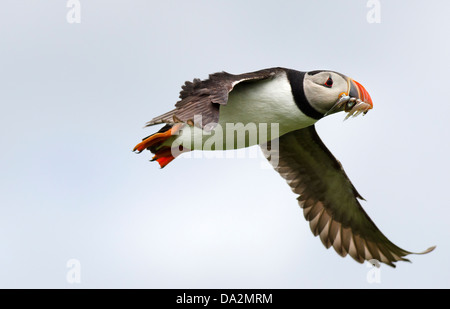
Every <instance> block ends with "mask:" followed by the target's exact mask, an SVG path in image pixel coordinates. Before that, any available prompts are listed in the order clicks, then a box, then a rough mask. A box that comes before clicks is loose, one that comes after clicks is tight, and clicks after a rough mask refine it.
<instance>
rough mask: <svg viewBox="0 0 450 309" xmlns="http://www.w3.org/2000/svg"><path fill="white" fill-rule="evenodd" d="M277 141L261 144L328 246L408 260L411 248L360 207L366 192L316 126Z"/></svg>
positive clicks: (360, 256) (355, 254)
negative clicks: (397, 242)
mask: <svg viewBox="0 0 450 309" xmlns="http://www.w3.org/2000/svg"><path fill="white" fill-rule="evenodd" d="M275 144H278V145H279V146H278V148H279V149H271V143H270V142H269V143H268V144H267V145H262V146H261V148H262V150H263V152H264V154H265V155H266V157H267V158H268V159H269V161H270V162H271V163H272V164H273V165H274V164H275V163H274V162H277V163H276V165H275V166H274V168H275V170H276V171H278V172H279V173H280V175H281V176H282V177H283V178H285V179H286V180H287V182H288V184H289V185H290V186H291V189H292V190H293V191H294V192H295V193H297V194H299V195H300V196H299V197H298V198H297V199H298V202H299V205H300V207H301V208H303V214H304V216H305V218H306V220H308V221H309V222H310V227H311V231H312V232H313V234H314V235H315V236H318V235H319V236H320V239H321V241H322V243H323V244H324V246H325V247H327V248H329V247H331V246H333V248H334V249H335V250H336V252H337V253H338V254H339V255H341V256H346V255H347V254H350V256H351V257H352V258H353V259H355V260H356V261H358V262H360V263H362V262H363V261H364V260H371V259H376V260H378V261H380V262H383V263H385V264H387V265H390V266H393V267H395V265H394V264H393V263H394V262H397V261H400V260H402V261H408V260H407V259H406V258H404V256H406V255H408V254H412V252H409V251H406V250H404V249H401V248H399V247H397V246H396V245H395V244H393V243H392V242H391V241H390V240H389V239H388V238H386V236H384V235H383V233H381V231H380V230H379V229H378V228H377V227H376V225H375V223H374V222H373V221H372V220H371V219H370V217H369V216H368V215H367V213H366V212H365V211H364V209H363V208H362V207H361V204H360V202H359V200H362V199H363V198H362V196H361V195H360V194H359V193H358V191H357V190H356V189H355V187H354V186H353V184H352V183H351V181H350V179H349V178H348V177H347V175H346V174H345V172H344V169H343V168H342V165H341V163H340V162H339V161H338V160H336V158H335V157H334V156H333V155H332V154H331V152H330V151H329V150H328V149H327V148H326V147H325V145H324V144H323V142H322V141H321V140H320V138H319V136H318V135H317V132H316V130H315V127H314V126H310V127H307V128H304V129H300V130H297V131H293V132H290V133H288V134H285V135H283V136H281V137H280V138H279V141H278V143H274V145H275ZM271 158H276V159H277V160H270V159H271ZM433 249H434V247H431V248H429V249H427V250H426V251H424V252H422V253H428V252H430V251H431V250H433Z"/></svg>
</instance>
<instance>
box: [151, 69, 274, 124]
mask: <svg viewBox="0 0 450 309" xmlns="http://www.w3.org/2000/svg"><path fill="white" fill-rule="evenodd" d="M281 71H282V69H281V68H271V69H265V70H260V71H256V72H251V73H245V74H240V75H233V74H229V73H226V72H220V73H214V74H211V75H209V78H208V79H206V80H200V79H194V81H193V82H190V81H187V82H186V83H185V84H184V85H183V86H182V90H181V92H180V101H178V102H177V103H176V104H175V109H174V110H171V111H170V112H167V113H165V114H163V115H161V116H158V117H155V118H153V119H152V120H150V121H149V122H148V123H147V126H151V125H155V124H159V123H169V124H171V123H174V122H176V121H181V122H188V121H193V120H194V115H201V116H202V124H203V126H205V125H207V124H209V123H217V122H218V121H219V107H220V105H224V104H227V102H228V94H229V93H230V91H231V90H233V88H234V87H235V86H236V85H237V84H239V83H242V82H248V81H257V80H263V79H267V78H272V77H274V76H275V75H276V74H277V73H279V72H281Z"/></svg>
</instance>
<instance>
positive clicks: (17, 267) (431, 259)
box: [0, 0, 450, 288]
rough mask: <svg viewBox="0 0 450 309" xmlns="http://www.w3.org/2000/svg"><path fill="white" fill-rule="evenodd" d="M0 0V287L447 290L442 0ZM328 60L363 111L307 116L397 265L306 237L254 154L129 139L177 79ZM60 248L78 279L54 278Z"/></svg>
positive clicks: (169, 98)
mask: <svg viewBox="0 0 450 309" xmlns="http://www.w3.org/2000/svg"><path fill="white" fill-rule="evenodd" d="M80 2H81V5H82V8H81V23H80V24H69V23H67V21H66V14H67V12H68V8H67V7H66V1H62V0H43V1H29V0H26V1H13V0H4V1H2V5H1V10H0V39H1V44H0V102H1V110H2V111H1V113H0V126H1V127H0V128H1V133H0V134H1V144H0V145H1V146H0V147H1V151H0V170H1V175H2V177H1V178H0V287H2V288H9V287H19V288H21V287H27V288H30V287H31V288H48V287H56V288H115V287H125V288H345V287H352V288H444V287H445V288H449V287H450V283H449V281H450V280H449V278H450V266H449V263H448V260H449V258H450V250H449V241H448V236H449V231H450V229H449V225H448V216H449V214H450V210H449V202H448V190H449V184H450V180H449V173H450V164H449V158H450V147H449V140H450V130H449V127H450V125H449V122H448V115H449V113H450V100H449V97H448V88H449V87H448V85H447V82H448V81H449V69H450V61H449V60H448V55H449V54H450V42H449V39H448V37H449V35H448V34H449V31H450V19H449V18H448V12H450V3H449V2H448V1H405V0H404V1H383V0H381V1H380V3H381V23H378V24H369V23H368V22H367V20H366V15H367V13H368V11H369V9H368V8H367V7H366V3H367V2H366V1H362V0H345V1H325V0H322V1H289V2H288V1H284V2H283V1H281V2H280V1H214V2H213V1H137V0H131V1H106V0H96V1H92V0H89V1H87V0H84V1H83V0H81V1H80ZM273 66H284V67H289V68H293V69H297V70H313V69H331V70H335V71H339V72H341V73H344V74H346V75H348V76H351V77H353V78H354V79H355V80H357V81H359V82H361V83H362V84H363V85H364V86H365V87H366V89H367V90H368V91H369V93H370V94H371V96H372V99H373V101H374V109H373V110H372V111H371V112H369V113H368V114H367V115H366V116H365V117H358V118H356V119H352V120H349V121H345V122H343V121H342V119H343V118H344V115H343V114H337V115H333V116H331V117H327V118H325V119H323V120H321V121H320V122H319V123H318V124H317V128H318V131H319V134H320V136H321V138H322V139H323V141H324V143H325V144H326V145H327V146H328V147H329V148H330V150H331V151H332V152H333V153H334V154H335V156H336V157H337V158H338V159H339V160H340V161H341V162H342V164H343V165H344V168H345V169H346V171H347V174H348V176H349V177H350V179H351V180H352V181H353V183H354V185H355V186H356V188H357V189H358V191H360V193H361V194H362V195H363V196H364V197H365V198H366V199H367V202H364V203H363V207H364V208H365V209H366V211H367V212H368V214H369V215H370V216H371V218H372V219H373V220H374V221H375V223H376V224H377V226H378V227H379V228H380V229H381V230H382V232H383V233H385V234H386V235H387V236H388V237H389V238H390V239H391V240H392V241H393V242H394V243H396V244H397V245H399V246H400V247H402V248H405V249H407V250H411V251H421V250H424V249H426V248H428V247H429V246H431V245H437V249H436V250H435V251H434V252H433V253H431V254H428V255H425V256H410V258H411V260H412V262H413V263H411V264H410V263H397V268H396V269H392V268H390V267H387V266H382V268H381V269H380V274H381V277H380V283H372V284H369V283H368V282H367V280H366V276H367V273H368V271H369V270H370V268H368V267H367V266H366V265H361V264H358V263H356V262H355V261H353V259H351V258H350V257H347V258H345V259H343V258H341V257H339V256H338V255H337V254H336V253H335V252H334V250H332V249H330V250H326V249H325V248H324V247H323V245H322V243H321V242H320V240H319V239H318V238H315V237H313V235H312V233H311V231H310V229H309V226H308V224H307V222H306V220H305V219H304V218H303V214H302V212H301V209H300V208H299V206H298V204H297V201H296V196H295V195H294V194H293V193H292V192H291V190H290V188H289V187H288V185H287V184H286V183H285V181H284V180H283V179H282V178H281V177H280V176H279V175H278V174H277V173H276V172H275V171H273V170H270V169H261V167H260V160H259V159H202V160H201V159H186V158H185V159H183V158H179V159H177V160H175V161H174V162H172V163H171V164H170V165H169V166H168V167H167V168H166V169H164V170H160V169H159V168H158V166H157V164H156V163H150V162H148V160H149V159H150V154H148V153H146V154H141V155H139V156H138V155H135V154H133V153H132V152H131V149H132V148H133V146H134V145H135V144H136V143H137V142H138V141H139V140H140V139H141V138H142V137H144V136H147V135H149V134H150V133H152V132H153V129H149V128H147V129H143V125H144V124H145V122H146V121H148V120H150V119H151V118H152V117H154V116H157V115H159V114H161V113H163V112H165V111H168V110H169V109H171V108H172V107H173V105H174V103H175V102H176V101H177V99H178V92H179V90H180V86H181V84H182V83H184V81H185V80H190V79H193V78H196V77H198V78H206V77H207V75H208V74H209V73H213V72H217V71H222V70H225V71H228V72H231V73H243V72H248V71H254V70H258V69H262V68H266V67H273ZM72 258H75V259H77V260H79V261H80V264H81V283H79V284H69V283H68V282H67V281H66V273H67V271H68V268H67V267H66V262H67V261H68V260H70V259H72Z"/></svg>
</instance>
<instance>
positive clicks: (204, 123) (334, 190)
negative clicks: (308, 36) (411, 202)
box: [133, 67, 435, 267]
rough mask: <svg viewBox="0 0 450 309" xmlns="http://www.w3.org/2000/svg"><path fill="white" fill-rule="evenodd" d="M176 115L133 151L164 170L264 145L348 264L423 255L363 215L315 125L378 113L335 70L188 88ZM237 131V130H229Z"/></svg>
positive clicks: (315, 225) (226, 77)
mask: <svg viewBox="0 0 450 309" xmlns="http://www.w3.org/2000/svg"><path fill="white" fill-rule="evenodd" d="M179 98H180V100H179V101H178V102H176V104H175V108H174V109H173V110H171V111H169V112H167V113H164V114H163V115H160V116H157V117H155V118H153V119H152V120H150V121H149V122H147V124H146V126H153V125H158V124H162V125H164V126H163V127H162V128H161V129H160V130H159V131H157V132H155V133H154V134H151V135H150V136H147V137H146V138H144V139H143V140H142V141H141V142H140V143H138V144H137V145H136V146H135V147H134V149H133V151H134V152H136V153H141V152H142V151H144V150H146V149H147V150H149V151H150V152H151V153H152V154H153V157H152V160H151V161H156V162H158V163H159V165H160V167H161V168H164V167H165V166H167V165H168V164H169V163H170V162H172V161H173V160H174V159H175V158H176V157H177V156H179V155H180V154H182V153H184V152H188V151H193V150H202V151H214V150H229V149H239V148H243V147H250V146H254V145H259V146H260V147H261V150H262V152H263V154H264V156H265V157H266V158H267V159H268V160H269V162H270V163H271V165H272V166H273V168H274V169H275V170H276V171H277V172H278V173H279V174H280V175H281V177H282V178H284V179H285V180H286V181H287V183H288V185H289V186H290V188H291V189H292V191H293V192H294V193H295V194H297V195H298V197H297V200H298V204H299V205H300V207H301V208H302V210H303V214H304V217H305V219H306V220H307V221H308V222H309V225H310V228H311V231H312V233H313V234H314V236H319V238H320V240H321V241H322V243H323V245H324V246H325V247H326V248H327V249H328V248H330V247H333V248H334V250H335V251H336V252H337V253H338V254H339V255H340V256H342V257H345V256H347V255H350V256H351V257H352V258H353V259H354V260H356V261H357V262H359V263H363V262H364V261H369V262H370V263H372V265H374V266H377V267H378V266H379V265H380V263H384V264H386V265H389V266H392V267H395V266H396V265H395V264H394V263H395V262H398V261H408V262H410V260H409V259H407V258H405V256H407V255H410V254H425V253H428V252H431V251H433V250H434V248H435V246H432V247H430V248H428V249H427V250H425V251H422V252H411V251H407V250H404V249H402V248H400V247H398V246H397V245H395V244H394V243H392V242H391V241H390V240H389V239H388V238H387V237H386V236H385V235H384V234H383V233H382V232H381V231H380V230H379V228H378V227H377V226H376V225H375V223H374V222H373V221H372V220H371V218H370V217H369V216H368V214H367V213H366V212H365V211H364V209H363V208H362V206H361V204H360V201H361V200H365V199H364V198H363V197H362V196H361V194H359V193H358V191H357V190H356V188H355V187H354V185H353V184H352V182H351V181H350V179H349V177H348V176H347V174H346V173H345V171H344V169H343V167H342V164H341V163H340V162H339V161H338V160H337V159H336V158H335V157H334V156H333V154H332V153H331V152H330V150H328V148H327V147H326V146H325V144H324V143H323V142H322V140H321V139H320V137H319V135H318V134H317V131H316V129H315V123H316V122H317V121H319V120H320V119H322V118H324V117H326V116H328V115H331V114H335V113H338V112H344V113H346V117H345V119H348V118H349V117H356V116H358V115H360V114H362V115H365V114H366V113H367V112H368V111H369V110H371V109H372V108H373V103H372V99H371V97H370V95H369V93H368V92H367V90H366V89H365V88H364V87H363V86H362V85H361V84H360V83H358V82H357V81H355V80H354V79H352V78H350V77H347V76H346V75H344V74H341V73H338V72H335V71H330V70H314V71H297V70H293V69H287V68H282V67H275V68H268V69H263V70H259V71H255V72H250V73H243V74H230V73H227V72H218V73H214V74H210V75H209V77H208V78H207V79H205V80H201V79H198V78H196V79H194V80H193V81H192V82H191V81H186V82H185V84H184V85H183V86H182V90H181V91H180V95H179ZM229 128H231V129H229Z"/></svg>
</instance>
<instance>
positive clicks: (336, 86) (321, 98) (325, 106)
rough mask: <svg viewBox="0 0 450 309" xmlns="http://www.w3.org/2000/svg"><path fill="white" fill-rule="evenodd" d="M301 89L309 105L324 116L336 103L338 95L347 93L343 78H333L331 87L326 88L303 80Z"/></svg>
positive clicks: (309, 80) (308, 80)
mask: <svg viewBox="0 0 450 309" xmlns="http://www.w3.org/2000/svg"><path fill="white" fill-rule="evenodd" d="M303 87H304V91H305V96H306V99H307V100H308V102H309V104H311V106H312V107H313V108H314V109H316V110H317V111H319V112H321V113H323V114H325V113H327V112H328V111H329V110H330V109H331V108H332V107H333V106H334V104H335V103H336V102H337V100H338V99H339V95H340V94H341V93H342V92H346V91H347V82H346V81H345V80H344V79H343V78H335V79H334V83H333V86H332V87H331V88H328V87H325V86H322V85H319V84H317V83H315V82H314V81H312V80H311V79H306V78H305V80H304V84H303Z"/></svg>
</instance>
